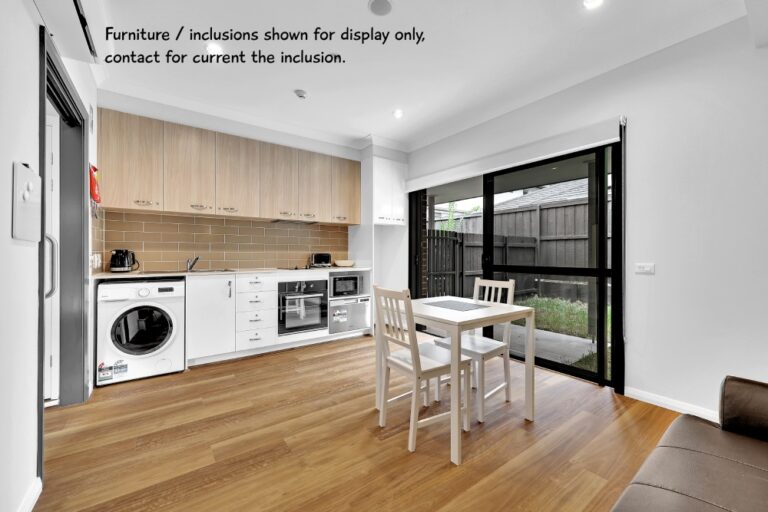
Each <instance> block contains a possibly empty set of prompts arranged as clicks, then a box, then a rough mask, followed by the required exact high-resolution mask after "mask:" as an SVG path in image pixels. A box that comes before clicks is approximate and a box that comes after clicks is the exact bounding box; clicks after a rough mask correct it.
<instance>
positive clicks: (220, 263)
mask: <svg viewBox="0 0 768 512" xmlns="http://www.w3.org/2000/svg"><path fill="white" fill-rule="evenodd" d="M210 263H211V266H210V267H209V268H232V266H233V265H231V263H228V262H226V261H224V260H211V262H210Z"/></svg>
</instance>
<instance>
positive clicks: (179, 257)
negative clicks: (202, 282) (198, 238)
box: [162, 251, 195, 261]
mask: <svg viewBox="0 0 768 512" xmlns="http://www.w3.org/2000/svg"><path fill="white" fill-rule="evenodd" d="M162 255H163V258H162V260H163V261H186V260H188V259H191V258H194V257H195V254H194V251H171V252H164V253H162Z"/></svg>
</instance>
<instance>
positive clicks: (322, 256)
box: [309, 252, 332, 268]
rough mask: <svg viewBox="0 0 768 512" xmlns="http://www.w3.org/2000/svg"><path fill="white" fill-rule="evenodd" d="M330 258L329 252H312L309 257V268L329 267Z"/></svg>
mask: <svg viewBox="0 0 768 512" xmlns="http://www.w3.org/2000/svg"><path fill="white" fill-rule="evenodd" d="M331 259H332V258H331V253H329V252H313V253H312V255H311V256H310V257H309V268H330V266H331Z"/></svg>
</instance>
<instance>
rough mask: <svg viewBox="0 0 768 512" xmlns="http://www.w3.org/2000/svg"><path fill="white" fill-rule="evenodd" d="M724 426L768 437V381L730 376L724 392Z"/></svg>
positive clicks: (745, 433)
mask: <svg viewBox="0 0 768 512" xmlns="http://www.w3.org/2000/svg"><path fill="white" fill-rule="evenodd" d="M720 428H722V429H723V430H727V431H728V432H733V433H736V434H742V435H745V436H749V437H754V438H757V439H762V440H766V441H768V383H765V382H758V381H755V380H748V379H742V378H740V377H732V376H730V375H729V376H727V377H726V378H725V380H723V387H722V392H721V395H720Z"/></svg>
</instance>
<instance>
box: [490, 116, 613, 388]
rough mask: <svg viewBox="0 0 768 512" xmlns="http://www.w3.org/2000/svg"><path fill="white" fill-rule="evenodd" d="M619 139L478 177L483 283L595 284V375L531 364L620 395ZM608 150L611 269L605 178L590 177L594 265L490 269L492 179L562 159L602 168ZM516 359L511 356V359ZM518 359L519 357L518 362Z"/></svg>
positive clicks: (542, 363) (545, 362)
mask: <svg viewBox="0 0 768 512" xmlns="http://www.w3.org/2000/svg"><path fill="white" fill-rule="evenodd" d="M624 139H625V127H624V126H623V125H622V126H621V127H620V141H619V142H615V143H611V144H605V145H601V146H595V147H592V148H589V149H585V150H581V151H577V152H573V153H569V154H564V155H560V156H557V157H552V158H547V159H544V160H538V161H536V162H531V163H528V164H524V165H520V166H516V167H510V168H508V169H502V170H500V171H496V172H493V173H489V174H486V175H484V176H483V257H482V264H483V278H484V279H493V276H494V273H495V272H505V273H523V274H546V275H567V276H582V277H592V278H595V279H596V281H597V326H596V328H597V331H596V336H597V339H598V341H599V343H598V350H597V357H598V361H597V365H598V371H597V373H593V372H589V371H587V370H582V369H580V368H576V367H573V366H570V365H566V364H562V363H558V362H554V361H550V360H547V359H542V358H539V357H537V358H536V365H538V366H541V367H544V368H549V369H552V370H555V371H558V372H562V373H567V374H570V375H573V376H576V377H579V378H582V379H585V380H589V381H593V382H596V383H597V384H599V385H610V386H612V387H613V388H614V390H615V391H616V392H617V393H620V394H623V393H624V315H623V312H624V293H623V290H624V287H623V282H624V216H623V193H624V192H623V181H624V180H623V177H624ZM608 147H610V148H611V159H612V161H611V171H612V172H611V174H612V202H613V205H612V212H611V213H612V219H611V220H612V238H611V268H610V269H608V268H606V267H607V265H606V262H607V250H608V242H607V238H606V227H607V220H608V219H607V202H606V191H607V187H606V182H605V179H606V178H605V173H604V172H596V180H597V190H598V194H597V198H596V200H597V203H598V205H597V216H598V222H597V225H598V229H599V232H598V244H597V245H598V250H597V262H596V266H595V267H594V268H584V267H549V266H535V265H494V264H493V260H492V258H493V233H494V180H495V178H496V177H497V176H501V175H505V174H509V173H511V172H518V171H523V170H526V169H531V168H534V167H539V166H542V165H548V164H552V163H555V162H558V161H561V160H563V159H567V158H574V157H578V156H584V155H590V154H594V155H595V156H596V162H595V167H596V169H598V171H599V170H604V169H605V161H604V158H605V149H606V148H608ZM608 279H610V280H611V288H612V293H611V309H612V315H611V316H612V318H611V378H610V379H608V378H607V377H606V364H605V352H606V350H607V343H606V342H605V341H603V340H605V338H606V337H605V334H606V332H605V315H606V304H607V282H608ZM484 334H485V335H486V336H492V333H491V332H490V329H488V328H487V329H486V330H484ZM513 357H515V358H518V357H517V356H514V355H513ZM518 359H521V358H518Z"/></svg>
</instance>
